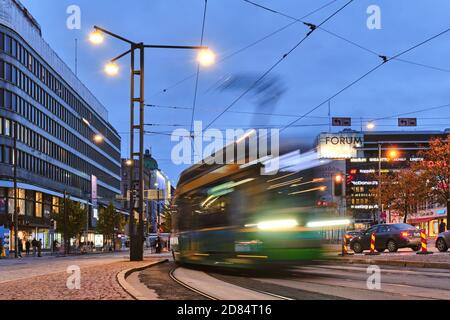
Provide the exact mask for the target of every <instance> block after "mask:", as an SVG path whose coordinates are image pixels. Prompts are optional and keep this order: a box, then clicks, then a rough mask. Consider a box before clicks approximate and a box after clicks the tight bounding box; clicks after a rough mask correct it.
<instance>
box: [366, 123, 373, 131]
mask: <svg viewBox="0 0 450 320" xmlns="http://www.w3.org/2000/svg"><path fill="white" fill-rule="evenodd" d="M374 128H375V123H373V122H369V123H368V124H367V129H369V130H372V129H374Z"/></svg>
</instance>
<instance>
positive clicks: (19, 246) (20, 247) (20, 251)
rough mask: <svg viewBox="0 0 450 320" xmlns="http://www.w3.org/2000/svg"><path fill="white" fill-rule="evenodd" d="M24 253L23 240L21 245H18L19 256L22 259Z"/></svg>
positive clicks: (20, 242)
mask: <svg viewBox="0 0 450 320" xmlns="http://www.w3.org/2000/svg"><path fill="white" fill-rule="evenodd" d="M22 251H23V243H22V239H19V243H18V244H17V256H18V257H20V258H22Z"/></svg>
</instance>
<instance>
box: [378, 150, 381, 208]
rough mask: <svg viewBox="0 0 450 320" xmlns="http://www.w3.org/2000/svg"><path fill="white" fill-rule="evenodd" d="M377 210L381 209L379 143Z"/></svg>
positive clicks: (379, 155)
mask: <svg viewBox="0 0 450 320" xmlns="http://www.w3.org/2000/svg"><path fill="white" fill-rule="evenodd" d="M378 210H381V143H379V144H378ZM380 213H381V211H380Z"/></svg>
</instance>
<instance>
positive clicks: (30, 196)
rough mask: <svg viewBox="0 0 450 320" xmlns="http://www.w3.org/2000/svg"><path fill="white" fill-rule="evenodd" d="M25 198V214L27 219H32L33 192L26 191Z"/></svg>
mask: <svg viewBox="0 0 450 320" xmlns="http://www.w3.org/2000/svg"><path fill="white" fill-rule="evenodd" d="M25 198H26V204H25V214H26V215H27V216H28V217H34V198H35V194H34V191H32V190H27V191H26V196H25Z"/></svg>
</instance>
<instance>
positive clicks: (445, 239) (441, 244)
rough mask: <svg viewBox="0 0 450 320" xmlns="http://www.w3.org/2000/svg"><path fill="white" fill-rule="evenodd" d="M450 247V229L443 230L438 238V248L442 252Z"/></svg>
mask: <svg viewBox="0 0 450 320" xmlns="http://www.w3.org/2000/svg"><path fill="white" fill-rule="evenodd" d="M449 247H450V230H447V231H445V232H441V233H439V234H438V236H437V238H436V248H437V249H438V250H439V251H440V252H446V251H447V250H448V248H449Z"/></svg>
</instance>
